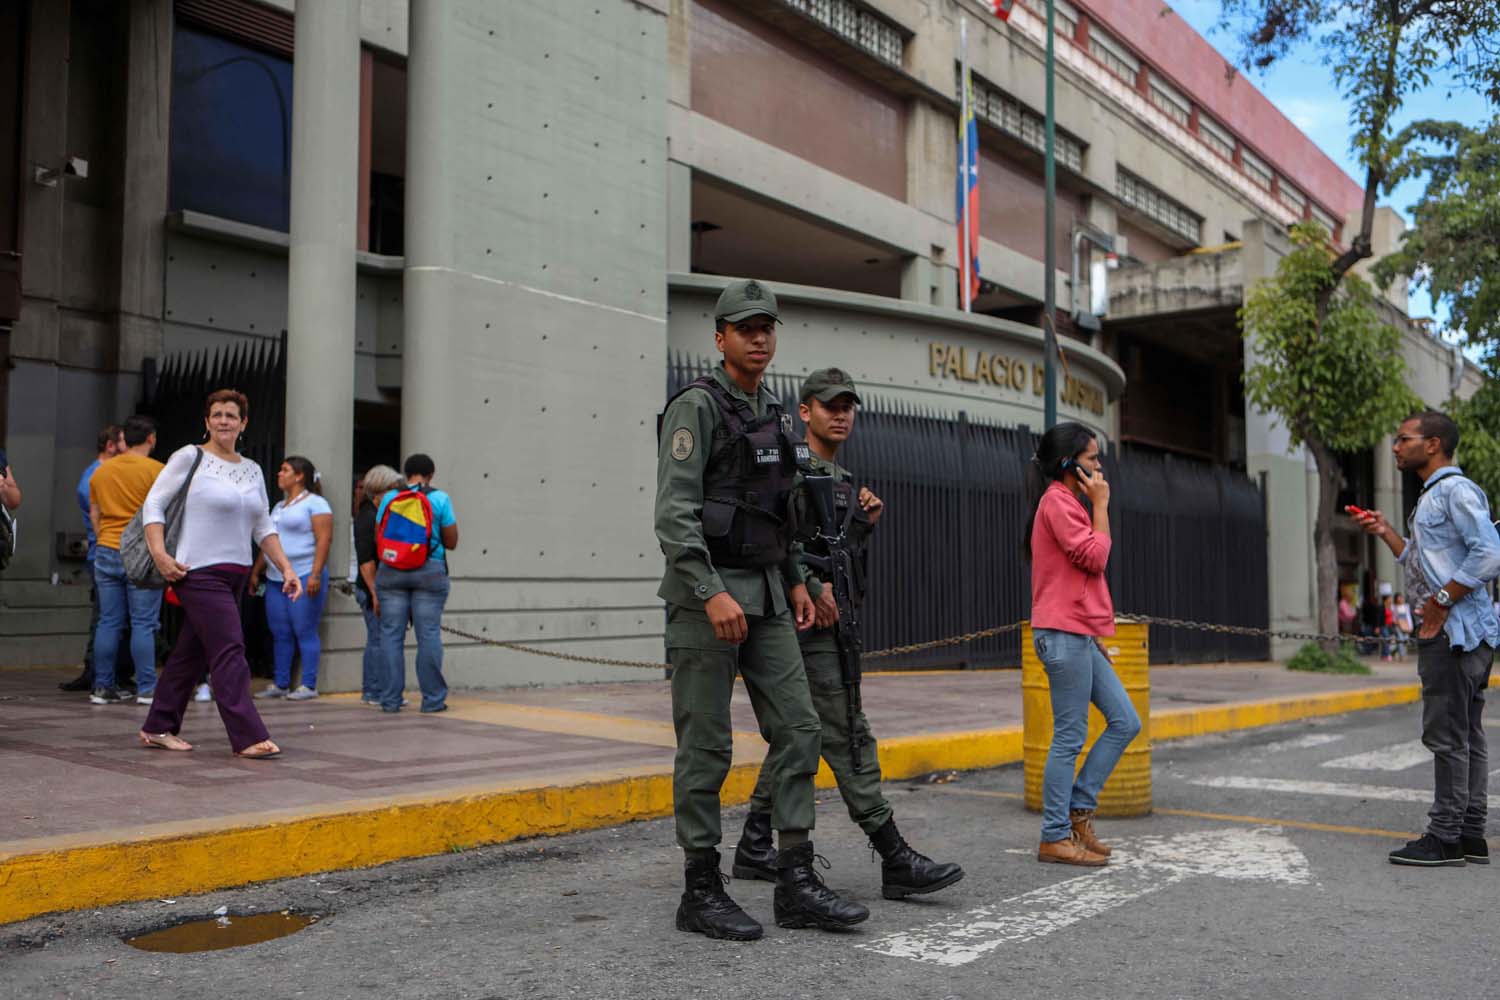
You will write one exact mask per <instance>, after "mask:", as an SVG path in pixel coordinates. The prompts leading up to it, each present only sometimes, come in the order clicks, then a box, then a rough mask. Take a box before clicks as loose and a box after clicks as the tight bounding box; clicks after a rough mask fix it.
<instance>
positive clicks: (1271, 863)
mask: <svg viewBox="0 0 1500 1000" xmlns="http://www.w3.org/2000/svg"><path fill="white" fill-rule="evenodd" d="M1195 875H1214V876H1217V877H1219V878H1227V879H1235V880H1240V881H1256V882H1280V883H1284V884H1287V885H1308V884H1310V883H1311V882H1312V876H1311V873H1310V872H1309V870H1308V866H1307V858H1306V857H1304V856H1303V854H1302V852H1301V851H1300V850H1298V849H1297V847H1296V845H1294V844H1293V843H1292V842H1291V841H1290V840H1288V839H1287V838H1286V837H1285V836H1283V835H1282V832H1281V827H1279V826H1268V827H1232V828H1230V829H1227V830H1206V831H1201V832H1197V833H1183V834H1177V835H1176V836H1172V837H1139V838H1134V839H1131V840H1128V841H1121V842H1119V843H1118V844H1117V845H1116V846H1115V855H1114V858H1113V859H1112V861H1111V863H1110V865H1109V867H1107V868H1104V869H1101V870H1097V871H1090V872H1087V873H1086V874H1083V875H1079V876H1078V877H1076V878H1070V879H1067V880H1065V881H1062V882H1057V883H1054V884H1052V885H1048V886H1043V887H1042V888H1040V889H1033V890H1032V891H1031V892H1024V893H1021V894H1020V895H1019V896H1012V897H1010V898H1009V899H1004V900H1001V901H1000V902H999V903H996V904H994V905H992V906H984V907H980V908H979V909H976V910H970V911H969V912H968V913H965V914H962V915H960V916H957V917H952V918H949V919H947V920H941V921H938V922H937V923H934V924H930V925H928V926H927V927H924V928H920V929H917V930H910V931H898V932H896V933H894V934H887V935H885V936H883V937H880V938H876V939H875V940H873V941H870V942H868V943H866V944H861V945H858V946H857V947H859V948H862V949H864V950H866V951H873V952H876V953H878V954H881V955H889V956H891V957H893V958H909V959H912V960H913V961H917V962H928V963H931V964H934V965H943V966H958V965H966V964H967V963H969V962H972V961H974V960H975V959H977V958H981V957H983V956H984V955H986V954H988V953H989V952H991V951H994V950H995V949H997V948H1001V947H1003V946H1005V945H1008V944H1021V943H1023V942H1026V941H1032V940H1035V939H1037V938H1040V937H1045V936H1046V935H1048V934H1051V933H1052V932H1053V931H1058V930H1062V929H1063V928H1064V927H1069V926H1071V925H1073V924H1076V923H1078V922H1079V921H1081V920H1087V919H1088V918H1089V917H1093V916H1097V915H1099V914H1101V913H1104V912H1106V911H1108V910H1112V909H1114V908H1116V907H1118V906H1123V905H1125V904H1126V903H1129V902H1131V901H1133V900H1136V899H1139V898H1141V897H1142V896H1146V895H1149V894H1150V893H1153V892H1157V891H1159V890H1161V889H1165V888H1166V887H1168V886H1170V885H1175V884H1176V883H1178V882H1181V881H1184V880H1185V879H1189V878H1192V877H1193V876H1195Z"/></svg>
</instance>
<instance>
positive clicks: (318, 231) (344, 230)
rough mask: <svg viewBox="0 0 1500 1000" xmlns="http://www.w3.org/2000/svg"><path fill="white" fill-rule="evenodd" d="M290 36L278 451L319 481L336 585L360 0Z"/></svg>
mask: <svg viewBox="0 0 1500 1000" xmlns="http://www.w3.org/2000/svg"><path fill="white" fill-rule="evenodd" d="M296 29H297V41H296V50H295V58H294V62H293V69H292V89H293V95H294V96H293V101H292V205H291V252H290V256H289V260H288V293H287V403H286V449H287V452H288V453H289V454H300V455H306V456H307V457H308V458H310V459H311V460H312V461H313V464H315V465H316V466H317V467H318V471H319V473H320V474H321V475H322V478H323V494H324V495H325V496H326V497H328V499H329V503H331V504H332V505H333V510H334V531H333V550H332V552H331V553H330V555H329V557H328V567H329V572H330V574H331V575H332V576H334V577H338V576H340V575H342V572H343V570H344V569H345V567H347V566H348V564H349V528H348V522H347V520H346V518H347V511H348V509H349V503H348V497H349V493H350V489H351V488H352V485H351V482H350V479H351V476H352V472H353V470H352V468H351V467H352V465H353V462H354V346H355V343H354V341H355V338H354V301H355V284H354V282H355V277H354V249H355V244H356V240H357V238H358V221H359V214H358V205H357V192H358V189H359V185H358V183H357V177H356V172H357V170H358V165H359V0H318V2H317V3H301V4H298V5H297V22H296ZM254 402H255V401H254V400H251V406H252V410H251V419H254V409H253V407H254ZM273 471H274V470H271V469H267V470H266V472H267V474H268V475H269V474H270V473H272V472H273Z"/></svg>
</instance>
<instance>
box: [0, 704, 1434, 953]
mask: <svg viewBox="0 0 1500 1000" xmlns="http://www.w3.org/2000/svg"><path fill="white" fill-rule="evenodd" d="M1418 697H1420V690H1419V688H1418V686H1417V685H1414V684H1413V685H1401V686H1391V687H1384V688H1368V689H1364V690H1359V691H1347V692H1336V693H1331V694H1319V695H1309V696H1305V697H1299V698H1288V699H1283V700H1278V701H1264V702H1255V703H1251V704H1241V705H1231V706H1225V707H1219V708H1191V709H1169V710H1165V711H1156V712H1152V713H1151V729H1152V737H1153V742H1155V741H1159V740H1170V739H1178V738H1181V737H1186V736H1198V735H1203V734H1206V733H1216V732H1225V731H1229V730H1234V729H1252V728H1257V727H1260V726H1269V725H1275V724H1277V723H1282V722H1291V721H1294V720H1297V719H1305V718H1309V717H1312V716H1319V715H1338V714H1342V713H1345V712H1352V711H1359V710H1362V709H1371V708H1383V707H1386V706H1389V705H1398V704H1404V703H1407V702H1412V701H1415V700H1417V698H1418ZM879 747H880V766H881V770H882V772H883V773H884V776H885V777H886V778H888V779H891V780H900V779H903V778H912V777H916V776H917V775H921V774H926V773H929V772H932V771H949V770H973V769H979V768H986V767H997V766H1000V765H1003V764H1011V763H1015V762H1016V761H1019V760H1020V759H1021V727H1019V726H1014V727H1008V728H1004V729H988V730H975V731H971V732H939V733H926V734H921V735H916V736H903V737H899V738H896V739H891V740H885V741H882V742H881V743H880V744H879ZM759 766H760V765H759V763H750V764H741V765H739V766H737V767H735V768H733V769H731V771H730V774H729V777H728V779H727V780H726V781H725V783H724V789H723V793H722V800H723V802H724V804H725V805H739V804H742V803H744V802H746V801H748V800H749V798H750V792H751V790H752V789H753V788H754V785H755V778H756V774H757V773H758V771H759ZM817 783H818V785H819V787H823V788H829V787H832V786H833V775H832V774H831V773H830V772H829V771H828V767H827V765H826V764H821V765H820V768H819V772H818V782H817ZM444 796H447V797H444ZM347 806H348V804H346V808H345V809H344V811H341V812H333V813H327V814H322V815H311V816H292V817H290V818H288V819H285V820H278V821H271V822H264V823H252V824H246V825H243V826H238V827H232V828H228V829H210V828H207V824H204V823H195V824H192V825H191V827H190V828H188V827H185V828H183V829H181V830H179V831H178V832H173V833H167V834H159V835H156V836H147V837H142V838H136V839H127V840H121V841H120V842H116V843H78V841H79V840H81V839H83V838H79V837H71V838H61V840H62V845H68V846H62V845H59V846H56V847H52V848H47V847H40V846H39V847H38V849H36V850H29V849H23V850H20V851H15V852H13V853H10V854H5V853H0V924H3V923H10V922H12V921H17V920H25V919H27V918H29V917H34V916H37V915H40V914H43V913H51V912H54V911H58V910H77V909H86V908H92V907H100V906H108V905H111V904H115V903H125V902H132V901H136V900H144V899H153V898H158V897H162V896H179V895H186V894H190V893H199V892H207V891H209V890H212V889H222V888H225V887H228V886H237V885H245V884H247V883H250V882H261V881H266V880H270V879H278V878H289V877H293V876H298V875H308V874H313V873H315V872H324V871H337V870H342V869H349V868H367V867H370V866H373V865H379V864H385V863H386V862H390V861H397V860H400V859H403V858H414V857H422V856H424V855H433V854H442V853H444V852H447V851H453V850H463V849H467V848H471V847H478V846H481V845H486V844H498V843H503V842H505V841H510V840H516V839H519V838H522V837H535V836H555V835H559V834H564V833H573V832H577V831H581V830H592V829H598V828H600V827H607V826H617V825H619V824H621V823H626V822H630V821H633V820H643V819H654V818H657V817H661V816H667V815H670V814H671V811H672V775H671V774H670V773H662V774H648V775H631V776H612V777H611V778H610V779H609V780H604V781H590V782H584V783H580V784H576V785H568V786H549V787H544V788H523V789H505V790H498V791H485V790H477V791H468V792H458V793H455V792H452V791H449V792H444V793H436V794H434V795H433V796H430V797H408V798H406V799H403V800H400V801H397V802H392V803H386V804H370V803H360V804H358V805H357V806H356V807H355V808H348V807H347ZM226 821H228V820H226ZM70 842H71V844H70ZM17 846H19V845H17ZM27 847H28V848H29V847H30V845H27Z"/></svg>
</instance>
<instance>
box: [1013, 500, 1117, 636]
mask: <svg viewBox="0 0 1500 1000" xmlns="http://www.w3.org/2000/svg"><path fill="white" fill-rule="evenodd" d="M1109 549H1110V538H1109V536H1108V535H1101V534H1099V533H1097V532H1095V531H1094V522H1093V518H1092V517H1090V516H1089V512H1088V509H1087V508H1086V507H1084V505H1083V501H1081V500H1079V499H1078V498H1077V497H1076V496H1074V495H1073V493H1072V492H1071V491H1070V490H1069V489H1068V488H1067V487H1066V486H1064V485H1063V484H1062V483H1059V482H1056V481H1054V482H1052V483H1050V484H1049V485H1048V486H1047V490H1046V492H1045V493H1043V494H1042V502H1041V504H1040V505H1039V506H1038V507H1037V511H1036V523H1035V524H1034V525H1033V526H1032V529H1031V627H1032V628H1053V629H1059V630H1061V631H1064V632H1074V633H1077V634H1080V635H1114V634H1115V603H1114V600H1113V599H1112V598H1111V597H1110V596H1109V584H1108V583H1107V582H1106V581H1105V579H1104V566H1105V564H1106V563H1107V562H1109Z"/></svg>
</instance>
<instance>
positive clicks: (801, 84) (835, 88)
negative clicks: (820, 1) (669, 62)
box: [692, 0, 906, 201]
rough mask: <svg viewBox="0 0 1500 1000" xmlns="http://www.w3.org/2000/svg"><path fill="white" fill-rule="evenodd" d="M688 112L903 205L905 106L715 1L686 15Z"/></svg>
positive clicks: (701, 0)
mask: <svg viewBox="0 0 1500 1000" xmlns="http://www.w3.org/2000/svg"><path fill="white" fill-rule="evenodd" d="M692 51H693V82H692V86H693V101H692V103H693V110H694V111H697V112H699V113H700V114H704V115H707V116H708V117H710V118H714V119H717V120H718V121H721V122H723V123H724V124H726V125H728V126H730V127H731V128H735V129H738V130H739V131H741V132H744V133H746V134H748V135H753V136H755V137H756V138H757V139H761V140H764V141H765V142H768V143H770V144H771V145H773V146H776V147H777V148H779V149H784V150H786V151H787V152H788V153H793V154H795V155H797V156H800V157H802V158H803V159H805V160H809V161H811V162H812V163H816V164H817V165H818V166H820V167H824V168H826V169H828V170H832V171H833V172H834V173H836V174H840V175H842V176H844V177H847V178H849V179H850V180H853V181H856V182H858V183H860V184H863V185H864V186H866V187H869V188H874V189H875V190H876V191H879V192H881V193H883V194H887V195H890V196H891V197H892V198H899V199H901V200H902V201H905V200H906V114H905V108H904V107H903V105H902V102H901V101H900V100H899V99H897V98H895V97H892V96H891V95H889V94H887V93H886V92H885V91H884V90H881V89H880V88H879V87H877V86H875V85H874V84H873V83H870V82H869V81H868V80H866V79H864V78H863V77H861V76H858V75H856V74H855V73H852V72H850V71H849V70H846V69H844V68H843V67H842V66H839V65H837V64H836V63H833V62H831V61H830V60H829V59H828V58H827V57H826V56H823V55H820V54H819V53H817V52H816V51H814V50H813V49H810V48H808V47H807V46H805V45H803V44H802V43H801V42H798V41H797V40H796V39H794V38H791V37H790V36H788V35H786V34H784V33H782V32H780V31H778V30H776V29H775V28H773V27H772V26H770V25H768V24H766V23H764V22H762V21H759V20H757V19H756V18H754V17H752V16H750V15H748V14H745V13H743V12H741V11H738V10H735V9H734V8H733V7H732V6H730V5H729V4H727V3H723V2H722V0H697V2H695V3H694V4H693V11H692Z"/></svg>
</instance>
